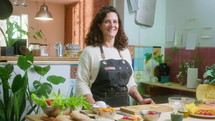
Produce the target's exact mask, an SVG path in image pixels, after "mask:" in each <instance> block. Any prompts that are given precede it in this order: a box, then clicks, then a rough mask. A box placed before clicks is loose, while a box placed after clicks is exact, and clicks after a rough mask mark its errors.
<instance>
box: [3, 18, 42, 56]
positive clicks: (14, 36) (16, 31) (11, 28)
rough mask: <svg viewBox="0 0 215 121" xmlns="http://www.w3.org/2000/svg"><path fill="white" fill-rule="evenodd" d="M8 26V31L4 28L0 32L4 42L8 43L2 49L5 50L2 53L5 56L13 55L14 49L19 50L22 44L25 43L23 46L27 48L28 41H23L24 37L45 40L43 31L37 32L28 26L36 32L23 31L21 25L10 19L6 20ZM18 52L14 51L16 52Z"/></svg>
mask: <svg viewBox="0 0 215 121" xmlns="http://www.w3.org/2000/svg"><path fill="white" fill-rule="evenodd" d="M6 24H7V28H6V31H4V30H3V28H1V27H0V31H1V33H2V35H3V36H4V40H5V43H6V47H2V48H1V49H2V50H3V52H2V54H3V55H4V53H8V54H5V55H6V56H10V55H13V53H12V52H13V50H14V48H15V49H17V50H19V46H20V43H24V44H22V45H24V46H26V39H22V37H23V36H28V37H30V38H31V37H32V38H34V39H36V40H37V39H38V38H41V39H43V36H44V35H43V33H42V31H41V30H39V31H35V28H34V27H32V26H30V27H29V26H28V25H26V26H27V27H28V29H29V30H32V31H34V32H33V33H31V32H28V31H25V30H24V29H22V27H21V25H19V24H18V23H17V22H16V21H13V22H11V21H9V19H6ZM17 46H18V47H17ZM17 50H16V51H17ZM16 51H14V52H16ZM15 54H17V53H15Z"/></svg>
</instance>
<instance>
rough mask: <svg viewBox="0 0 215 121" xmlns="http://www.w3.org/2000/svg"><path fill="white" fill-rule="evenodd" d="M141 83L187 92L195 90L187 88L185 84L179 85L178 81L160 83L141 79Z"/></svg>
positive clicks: (194, 90)
mask: <svg viewBox="0 0 215 121" xmlns="http://www.w3.org/2000/svg"><path fill="white" fill-rule="evenodd" d="M142 83H143V84H146V85H150V86H158V87H163V88H169V89H174V90H181V91H187V92H196V89H190V88H187V87H186V86H181V85H180V84H179V83H174V82H169V83H160V82H149V81H143V82H142Z"/></svg>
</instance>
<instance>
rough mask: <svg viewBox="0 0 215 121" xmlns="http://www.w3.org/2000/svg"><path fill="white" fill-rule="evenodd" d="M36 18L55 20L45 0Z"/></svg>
mask: <svg viewBox="0 0 215 121" xmlns="http://www.w3.org/2000/svg"><path fill="white" fill-rule="evenodd" d="M35 19H38V20H53V17H52V14H51V13H50V12H49V10H48V6H46V5H45V2H43V5H41V6H40V10H39V11H38V12H37V14H36V16H35Z"/></svg>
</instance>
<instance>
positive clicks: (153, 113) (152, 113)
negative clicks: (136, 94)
mask: <svg viewBox="0 0 215 121" xmlns="http://www.w3.org/2000/svg"><path fill="white" fill-rule="evenodd" d="M148 114H149V115H155V114H156V113H155V112H152V111H150V112H149V113H148Z"/></svg>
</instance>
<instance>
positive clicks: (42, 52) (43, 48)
mask: <svg viewBox="0 0 215 121" xmlns="http://www.w3.org/2000/svg"><path fill="white" fill-rule="evenodd" d="M40 55H41V56H48V50H47V44H40Z"/></svg>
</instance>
